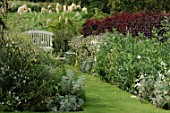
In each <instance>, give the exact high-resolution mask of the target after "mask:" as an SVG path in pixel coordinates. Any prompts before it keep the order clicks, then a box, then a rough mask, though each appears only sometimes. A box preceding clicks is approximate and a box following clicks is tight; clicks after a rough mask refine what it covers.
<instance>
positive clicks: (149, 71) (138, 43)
mask: <svg viewBox="0 0 170 113" xmlns="http://www.w3.org/2000/svg"><path fill="white" fill-rule="evenodd" d="M140 37H143V35H140ZM140 37H138V38H132V36H131V35H130V34H128V35H126V36H124V35H121V34H118V33H117V32H116V33H114V34H113V35H111V36H110V37H109V38H110V39H109V40H108V42H107V43H106V44H103V45H102V46H101V47H100V51H99V52H98V55H97V63H96V71H97V73H98V74H99V75H100V76H101V78H103V79H104V80H106V81H108V82H110V83H112V84H116V85H117V86H119V87H120V88H121V89H124V90H126V91H129V92H132V93H135V94H137V93H138V90H137V89H135V88H134V84H136V82H135V81H136V79H138V78H139V77H140V75H141V74H146V78H147V77H154V78H153V79H151V80H149V81H147V83H148V84H147V85H146V84H145V83H144V84H142V85H146V87H145V86H141V87H145V88H146V89H144V90H143V92H145V93H147V94H151V93H152V92H153V91H155V90H157V88H158V87H156V86H154V84H155V85H156V84H157V77H156V76H157V75H158V72H160V73H161V74H163V75H164V74H165V72H166V71H167V70H168V69H169V68H170V53H169V51H170V50H169V48H170V42H169V40H167V41H165V42H164V43H161V42H160V41H158V40H157V39H154V38H152V39H141V38H140ZM164 63H165V64H166V67H164V65H162V64H164ZM165 77H167V79H169V78H168V77H169V76H165ZM150 84H152V85H150ZM165 84H166V85H165ZM165 84H164V83H162V84H159V85H160V86H159V87H163V86H164V85H165V86H166V87H164V89H162V90H161V91H163V90H166V88H167V87H168V86H167V85H168V80H166V82H165ZM147 88H148V89H147ZM149 88H151V89H149ZM154 89H155V90H154ZM168 91H169V90H168ZM168 91H167V92H168ZM157 96H160V94H159V93H156V97H157ZM168 96H170V95H169V93H168ZM156 97H155V98H156ZM143 98H145V99H147V100H149V101H150V95H149V96H148V95H147V96H145V97H143ZM168 98H169V97H168ZM156 99H157V98H156ZM152 101H154V102H157V100H154V99H153V100H152ZM167 101H169V100H167ZM167 101H164V102H165V103H167ZM160 104H161V103H159V104H157V106H159V107H163V106H162V105H163V104H161V105H160Z"/></svg>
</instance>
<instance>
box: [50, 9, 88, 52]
mask: <svg viewBox="0 0 170 113" xmlns="http://www.w3.org/2000/svg"><path fill="white" fill-rule="evenodd" d="M75 15H76V13H75V12H70V13H69V14H65V15H64V16H62V14H59V16H58V17H57V18H60V19H55V20H53V21H52V22H51V24H50V25H49V27H50V28H51V29H52V31H53V33H54V34H55V37H54V52H60V50H61V49H62V51H63V52H66V51H68V50H69V45H68V43H69V41H70V40H71V39H72V38H74V37H75V36H78V35H81V29H82V24H83V23H84V21H85V19H84V18H83V15H85V14H83V13H80V16H78V17H76V16H75Z"/></svg>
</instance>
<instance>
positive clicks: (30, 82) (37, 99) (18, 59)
mask: <svg viewBox="0 0 170 113" xmlns="http://www.w3.org/2000/svg"><path fill="white" fill-rule="evenodd" d="M6 32H7V33H6V34H5V35H4V37H3V38H2V37H1V38H0V51H1V52H0V67H1V68H0V75H1V76H0V94H1V96H0V105H2V106H3V109H4V111H50V110H51V109H50V108H48V106H47V103H44V102H47V101H48V100H49V99H56V98H58V96H57V95H59V96H64V97H65V95H70V97H71V98H72V96H73V97H74V98H75V99H76V100H82V101H83V99H84V97H85V95H84V94H85V93H84V92H83V90H82V87H83V85H82V84H83V80H79V79H78V80H77V81H75V80H76V79H74V77H72V78H71V81H72V84H62V80H63V78H64V76H65V77H66V76H70V73H66V71H65V69H64V67H63V63H62V62H59V61H57V60H55V59H54V58H53V57H52V56H51V55H48V54H47V53H45V51H44V50H42V49H40V48H39V47H37V46H35V45H33V44H31V43H30V42H31V41H30V40H29V39H28V38H27V37H25V36H24V35H23V34H21V33H19V32H8V31H6ZM67 80H68V79H67ZM74 81H75V82H74ZM79 81H80V82H79ZM74 83H75V84H74ZM63 85H65V86H66V85H71V86H66V87H70V88H72V89H74V91H75V92H74V93H70V91H71V90H69V89H66V90H65V91H66V92H65V93H62V87H64V86H63ZM75 86H77V87H76V88H77V89H76V88H74V87H75ZM67 90H68V91H67ZM80 94H81V95H80ZM53 101H54V100H53ZM76 102H79V101H75V104H76V105H77V104H78V103H76ZM82 104H83V103H80V105H79V106H78V105H77V106H78V108H76V111H77V110H79V108H81V109H82ZM56 106H61V103H58V105H56ZM69 107H71V106H68V108H69ZM58 109H59V108H58ZM69 109H71V108H69ZM74 109H75V106H74ZM74 109H73V110H74ZM64 110H65V109H64Z"/></svg>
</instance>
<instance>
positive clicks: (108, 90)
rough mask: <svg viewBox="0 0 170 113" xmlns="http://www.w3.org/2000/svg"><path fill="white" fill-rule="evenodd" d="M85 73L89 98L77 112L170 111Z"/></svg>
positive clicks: (167, 112)
mask: <svg viewBox="0 0 170 113" xmlns="http://www.w3.org/2000/svg"><path fill="white" fill-rule="evenodd" d="M66 68H67V69H68V68H70V69H73V70H74V71H75V72H76V73H78V74H79V75H83V73H81V72H79V71H78V70H76V69H74V68H72V67H71V66H68V65H66ZM84 75H85V77H86V81H85V90H86V97H87V98H86V102H85V104H84V111H79V112H76V113H170V111H166V110H162V109H159V108H156V107H154V106H153V105H151V104H149V103H147V102H142V103H141V102H140V100H138V99H136V98H131V96H132V95H131V94H129V93H127V92H124V91H122V90H120V89H119V88H117V87H115V86H112V85H110V84H108V83H105V82H103V81H101V80H100V79H99V78H98V77H95V76H93V75H88V74H84ZM23 113H24V112H23ZM25 113H26V112H25ZM27 113H28V112H27ZM30 113H33V112H30ZM36 113H37V112H36ZM65 113H66V112H65ZM69 113H75V112H69Z"/></svg>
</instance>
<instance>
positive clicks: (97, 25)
mask: <svg viewBox="0 0 170 113" xmlns="http://www.w3.org/2000/svg"><path fill="white" fill-rule="evenodd" d="M103 32H104V27H103V24H102V22H101V21H100V20H97V19H96V20H86V22H85V23H84V24H83V33H84V36H88V35H98V34H100V33H103Z"/></svg>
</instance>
